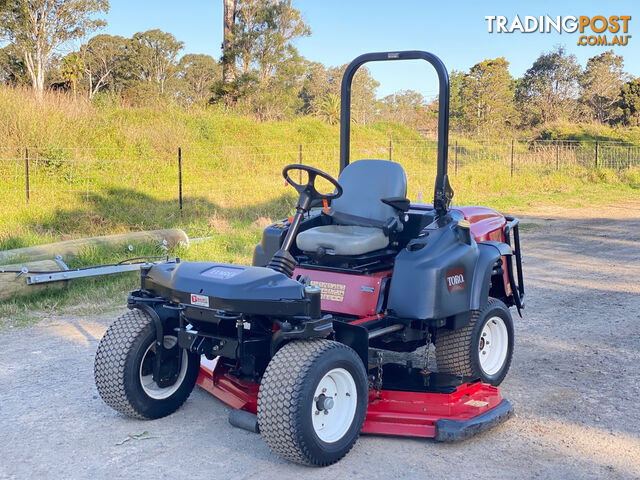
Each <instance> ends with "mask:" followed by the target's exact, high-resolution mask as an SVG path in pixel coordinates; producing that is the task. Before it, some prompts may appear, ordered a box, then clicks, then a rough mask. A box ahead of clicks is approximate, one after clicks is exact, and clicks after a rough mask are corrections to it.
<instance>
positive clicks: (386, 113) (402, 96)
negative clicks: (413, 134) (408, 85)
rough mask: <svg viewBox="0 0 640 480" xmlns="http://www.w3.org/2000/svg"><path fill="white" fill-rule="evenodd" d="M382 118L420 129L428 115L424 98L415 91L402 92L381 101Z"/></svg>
mask: <svg viewBox="0 0 640 480" xmlns="http://www.w3.org/2000/svg"><path fill="white" fill-rule="evenodd" d="M380 107H381V111H380V117H381V118H382V119H383V120H387V121H395V122H398V123H402V124H404V125H407V126H410V127H412V128H418V127H419V124H420V123H421V120H422V117H424V114H425V113H426V107H425V101H424V97H423V96H422V95H421V94H420V93H418V92H416V91H414V90H400V91H398V92H396V93H393V94H391V95H387V96H386V97H384V98H383V99H382V100H380Z"/></svg>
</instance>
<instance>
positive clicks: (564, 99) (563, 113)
mask: <svg viewBox="0 0 640 480" xmlns="http://www.w3.org/2000/svg"><path fill="white" fill-rule="evenodd" d="M579 75H580V66H579V65H578V63H577V60H576V56H575V55H568V54H567V53H566V51H565V49H564V48H563V47H558V48H557V49H556V50H555V51H553V52H549V53H546V54H542V55H540V56H539V57H538V59H537V60H536V61H535V62H534V63H533V65H532V66H531V68H529V69H528V70H527V71H526V72H525V74H524V76H523V78H522V80H521V81H520V82H519V83H518V88H517V90H516V101H517V103H518V105H519V108H520V110H521V112H522V113H523V115H524V118H525V120H526V122H527V123H528V124H530V125H535V124H539V123H546V122H551V121H554V120H557V119H559V118H563V117H565V118H566V117H568V116H570V115H571V114H572V113H574V112H575V107H576V99H577V97H578V92H579V88H578V77H579Z"/></svg>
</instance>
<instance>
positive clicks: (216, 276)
mask: <svg viewBox="0 0 640 480" xmlns="http://www.w3.org/2000/svg"><path fill="white" fill-rule="evenodd" d="M142 288H144V289H147V290H150V291H153V292H155V293H156V295H160V296H163V297H167V298H170V299H171V300H172V301H175V302H176V303H186V304H191V305H196V306H200V307H205V308H207V307H208V308H217V305H216V304H215V303H216V300H239V301H242V300H256V301H280V300H302V299H304V297H305V294H304V286H303V285H302V284H301V283H300V282H297V281H295V280H293V279H291V278H289V277H287V276H286V275H284V274H282V273H279V272H276V271H274V270H272V269H270V268H265V267H248V266H244V265H229V264H224V263H214V262H180V263H175V264H170V263H169V264H161V265H155V266H153V267H152V268H151V269H149V271H148V272H146V274H143V277H142ZM181 292H182V293H186V294H188V295H186V297H187V298H183V297H184V295H180V293H181ZM211 297H213V298H211Z"/></svg>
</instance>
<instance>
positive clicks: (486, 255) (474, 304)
mask: <svg viewBox="0 0 640 480" xmlns="http://www.w3.org/2000/svg"><path fill="white" fill-rule="evenodd" d="M504 247H506V248H504ZM507 249H508V250H507ZM503 252H504V253H503ZM502 255H511V247H510V246H509V245H507V244H506V243H501V242H480V243H478V260H477V261H476V267H475V268H474V270H473V280H472V282H471V295H470V302H469V310H480V309H482V308H484V307H485V306H486V305H487V301H488V300H489V289H490V288H491V273H492V271H493V266H494V265H495V263H496V262H497V261H498V259H499V258H500V257H501V256H502Z"/></svg>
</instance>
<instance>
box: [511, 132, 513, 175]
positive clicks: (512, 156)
mask: <svg viewBox="0 0 640 480" xmlns="http://www.w3.org/2000/svg"><path fill="white" fill-rule="evenodd" d="M511 177H513V138H512V139H511Z"/></svg>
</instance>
